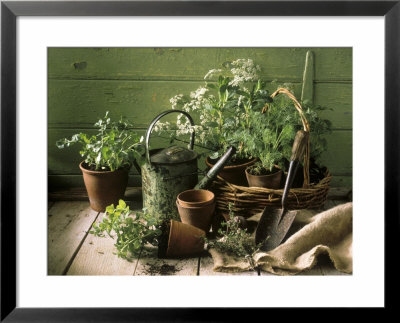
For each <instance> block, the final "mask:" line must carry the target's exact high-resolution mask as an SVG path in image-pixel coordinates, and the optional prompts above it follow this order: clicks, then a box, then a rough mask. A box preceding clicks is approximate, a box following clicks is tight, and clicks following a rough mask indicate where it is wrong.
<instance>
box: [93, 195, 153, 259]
mask: <svg viewBox="0 0 400 323" xmlns="http://www.w3.org/2000/svg"><path fill="white" fill-rule="evenodd" d="M160 227H161V222H160V220H159V219H157V218H155V217H154V216H152V215H151V214H149V213H148V212H147V211H146V210H145V209H143V212H137V213H136V214H134V213H131V211H130V209H129V206H127V205H126V203H125V202H124V201H123V200H120V201H119V204H118V205H117V206H116V207H114V205H113V204H112V205H110V206H107V208H106V213H105V214H104V217H103V219H102V221H101V222H99V223H98V224H93V230H91V231H90V233H91V234H93V235H95V236H99V237H104V236H105V234H107V235H108V236H110V237H111V238H114V237H115V236H116V238H117V240H116V243H115V247H116V248H117V256H118V257H121V258H124V259H128V258H130V257H137V256H138V255H139V253H140V250H141V249H142V246H143V245H145V244H146V243H150V244H152V245H154V246H157V245H158V238H159V237H160V235H161V229H160Z"/></svg>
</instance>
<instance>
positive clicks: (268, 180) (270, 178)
mask: <svg viewBox="0 0 400 323" xmlns="http://www.w3.org/2000/svg"><path fill="white" fill-rule="evenodd" d="M249 169H250V167H249V168H246V177H247V181H248V183H249V186H250V187H264V188H272V189H279V188H281V180H282V174H283V172H282V170H278V171H276V172H275V173H272V174H269V175H252V174H250V173H249Z"/></svg>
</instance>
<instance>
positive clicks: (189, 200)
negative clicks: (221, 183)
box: [176, 190, 215, 207]
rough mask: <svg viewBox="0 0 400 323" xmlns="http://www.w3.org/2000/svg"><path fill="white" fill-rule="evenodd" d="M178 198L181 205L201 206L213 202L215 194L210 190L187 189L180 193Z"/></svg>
mask: <svg viewBox="0 0 400 323" xmlns="http://www.w3.org/2000/svg"><path fill="white" fill-rule="evenodd" d="M176 199H177V201H178V203H179V204H180V205H181V206H184V207H200V206H205V205H208V204H211V203H213V202H214V200H215V195H214V193H213V192H211V191H208V190H187V191H184V192H182V193H179V194H178V196H177V198H176Z"/></svg>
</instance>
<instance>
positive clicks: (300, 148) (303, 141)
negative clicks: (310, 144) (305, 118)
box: [290, 130, 310, 161]
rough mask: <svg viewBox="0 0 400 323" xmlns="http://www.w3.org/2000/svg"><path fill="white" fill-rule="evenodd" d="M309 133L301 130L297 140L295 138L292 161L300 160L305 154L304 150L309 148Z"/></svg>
mask: <svg viewBox="0 0 400 323" xmlns="http://www.w3.org/2000/svg"><path fill="white" fill-rule="evenodd" d="M309 134H310V133H309V132H307V131H304V130H299V131H297V133H296V138H294V142H293V147H292V157H291V158H290V160H297V161H298V160H300V158H301V157H302V156H303V154H304V150H305V148H306V146H307V141H308V136H309Z"/></svg>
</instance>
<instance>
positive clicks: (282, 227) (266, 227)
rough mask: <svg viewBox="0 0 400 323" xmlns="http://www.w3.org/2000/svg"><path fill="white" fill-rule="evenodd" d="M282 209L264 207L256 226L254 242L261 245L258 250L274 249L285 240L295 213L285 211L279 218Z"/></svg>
mask: <svg viewBox="0 0 400 323" xmlns="http://www.w3.org/2000/svg"><path fill="white" fill-rule="evenodd" d="M281 212H282V209H275V208H269V207H266V208H265V209H264V211H263V214H262V215H261V218H260V222H259V223H258V225H257V229H256V234H255V242H256V244H259V243H262V245H261V248H260V250H262V251H270V250H272V249H275V248H276V247H277V246H279V244H280V243H281V242H282V240H283V239H284V238H285V236H286V234H287V232H288V231H289V229H290V227H291V225H292V223H293V221H294V219H295V217H296V214H297V211H286V212H285V213H284V214H283V217H282V218H281Z"/></svg>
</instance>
